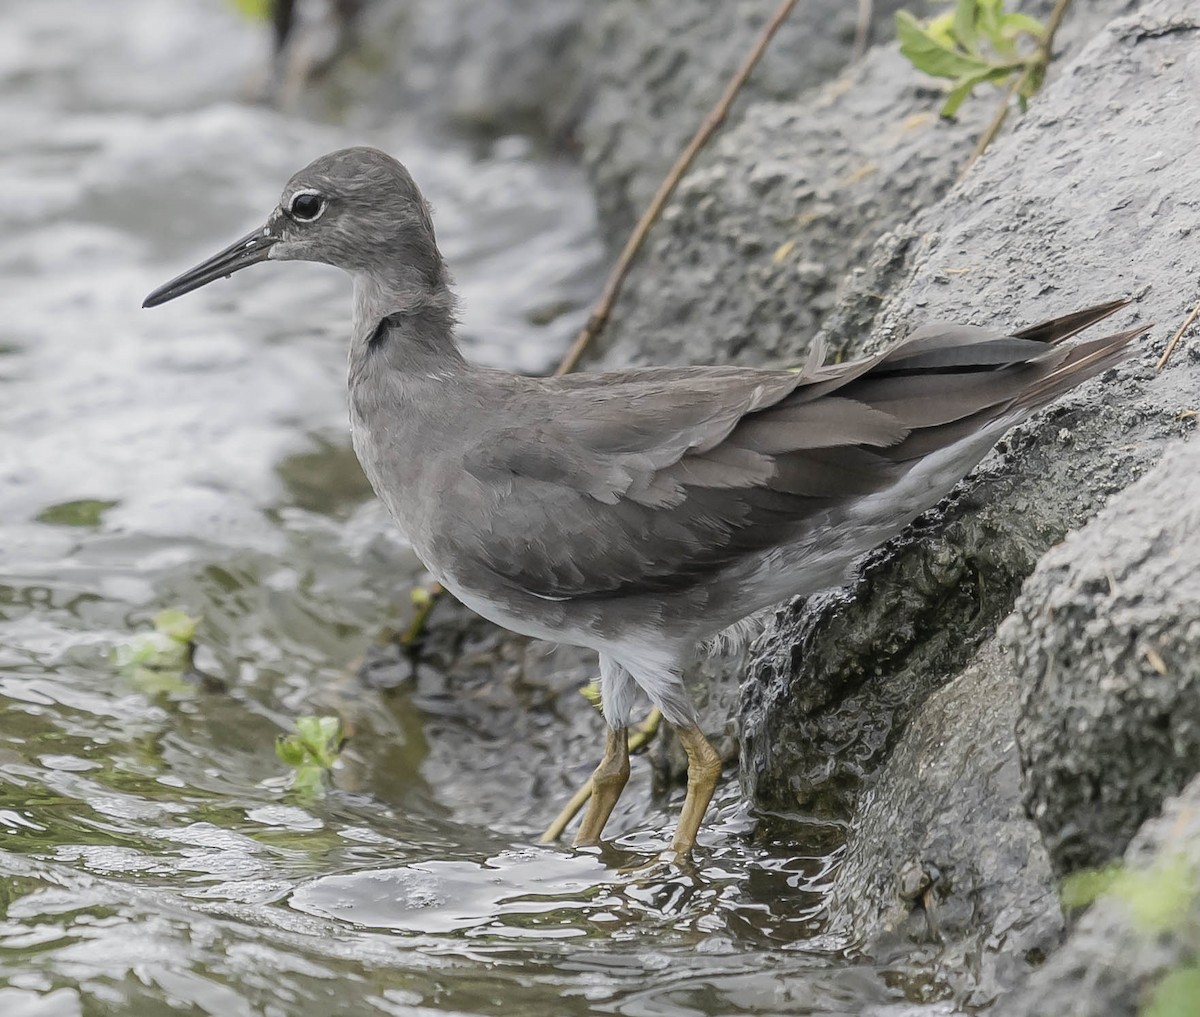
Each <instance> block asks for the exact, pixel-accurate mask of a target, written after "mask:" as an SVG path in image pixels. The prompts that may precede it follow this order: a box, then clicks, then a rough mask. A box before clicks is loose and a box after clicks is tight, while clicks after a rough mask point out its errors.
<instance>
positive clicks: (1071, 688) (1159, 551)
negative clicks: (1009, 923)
mask: <svg viewBox="0 0 1200 1017" xmlns="http://www.w3.org/2000/svg"><path fill="white" fill-rule="evenodd" d="M1198 562H1200V445H1197V444H1195V443H1191V444H1187V445H1184V446H1182V447H1181V448H1179V449H1176V450H1174V451H1173V452H1172V453H1171V454H1170V455H1168V456H1166V458H1165V459H1164V460H1163V462H1162V463H1160V464H1159V465H1158V466H1157V467H1156V468H1155V469H1154V470H1153V471H1152V472H1151V473H1150V474H1149V475H1147V476H1146V477H1145V478H1143V479H1142V480H1141V481H1140V482H1139V483H1137V484H1135V485H1134V486H1133V487H1131V488H1130V489H1129V490H1128V491H1125V492H1124V493H1122V494H1121V495H1120V496H1119V497H1117V498H1115V499H1113V501H1112V502H1111V503H1110V504H1109V505H1108V507H1107V508H1106V509H1105V510H1104V511H1103V512H1102V513H1101V514H1100V515H1099V516H1098V517H1097V518H1096V519H1094V520H1093V521H1092V522H1091V523H1090V524H1089V525H1088V526H1086V527H1084V528H1083V529H1082V530H1080V531H1078V532H1077V533H1073V534H1071V536H1070V537H1069V538H1068V539H1067V540H1066V541H1065V542H1064V543H1063V544H1062V545H1060V546H1059V547H1057V548H1055V549H1054V550H1053V551H1051V552H1050V553H1049V554H1047V555H1046V557H1045V558H1043V559H1042V561H1041V563H1040V564H1039V566H1038V568H1037V571H1035V572H1034V574H1033V575H1032V576H1030V578H1029V580H1028V582H1027V583H1026V584H1025V588H1024V591H1023V592H1022V594H1021V597H1020V599H1019V600H1018V601H1017V607H1016V612H1015V614H1014V617H1013V618H1012V619H1011V621H1010V622H1009V623H1008V624H1006V625H1005V628H1004V638H1005V640H1006V642H1007V643H1008V644H1009V645H1010V646H1011V647H1012V651H1013V654H1014V656H1015V658H1016V660H1017V662H1018V666H1019V668H1020V671H1021V674H1022V676H1023V679H1024V683H1025V690H1024V698H1023V701H1022V705H1021V716H1020V721H1019V723H1018V724H1017V737H1018V740H1019V743H1020V749H1021V764H1022V766H1023V768H1024V770H1025V787H1026V805H1027V807H1028V809H1029V814H1030V815H1031V816H1033V818H1034V820H1035V821H1036V822H1037V824H1038V827H1039V829H1040V830H1041V832H1042V836H1043V838H1044V839H1045V842H1046V846H1047V848H1048V849H1049V852H1050V857H1051V858H1052V860H1053V862H1054V867H1055V870H1056V871H1057V872H1058V873H1059V874H1060V875H1062V874H1064V873H1068V872H1072V871H1075V870H1077V869H1080V868H1084V867H1091V866H1096V865H1100V864H1103V863H1104V862H1106V861H1108V860H1109V859H1111V858H1114V857H1116V856H1118V855H1120V854H1121V853H1122V852H1123V851H1124V849H1125V847H1126V845H1127V844H1128V843H1129V840H1130V838H1131V837H1132V836H1133V834H1134V833H1135V832H1136V831H1137V829H1138V827H1139V826H1141V824H1142V823H1143V822H1144V821H1145V820H1146V819H1148V818H1150V817H1152V816H1154V815H1156V814H1157V813H1158V811H1159V809H1160V807H1161V806H1162V803H1163V801H1164V799H1166V798H1167V796H1169V795H1171V794H1173V793H1175V792H1177V791H1179V790H1180V789H1181V788H1182V787H1183V785H1184V784H1185V783H1186V782H1187V781H1188V780H1190V779H1191V777H1192V776H1193V775H1194V774H1195V773H1196V772H1197V769H1200V653H1198V652H1197V648H1198V647H1200V570H1198V569H1197V567H1196V566H1197V563H1198Z"/></svg>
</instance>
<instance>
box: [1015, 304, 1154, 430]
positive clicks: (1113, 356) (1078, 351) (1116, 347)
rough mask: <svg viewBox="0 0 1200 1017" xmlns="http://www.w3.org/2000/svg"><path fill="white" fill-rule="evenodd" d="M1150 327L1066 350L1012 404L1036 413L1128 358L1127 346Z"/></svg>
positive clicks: (1139, 327) (1139, 326) (1117, 333)
mask: <svg viewBox="0 0 1200 1017" xmlns="http://www.w3.org/2000/svg"><path fill="white" fill-rule="evenodd" d="M1151 327H1152V326H1150V325H1148V324H1147V325H1138V326H1136V327H1135V328H1131V329H1127V330H1126V331H1124V332H1116V333H1114V334H1113V335H1107V336H1104V337H1103V338H1101V339H1092V340H1089V341H1088V342H1083V343H1079V345H1077V346H1074V347H1072V348H1071V349H1070V350H1068V351H1067V356H1066V359H1065V360H1063V362H1062V363H1061V364H1060V365H1059V366H1058V367H1057V368H1055V369H1054V370H1053V371H1051V372H1050V373H1049V374H1047V375H1046V376H1045V377H1044V378H1041V379H1039V380H1038V381H1037V382H1035V383H1034V384H1033V385H1030V386H1029V387H1028V388H1027V389H1026V390H1025V391H1024V392H1023V393H1022V394H1021V397H1020V398H1019V399H1018V400H1017V401H1016V403H1015V405H1016V406H1018V407H1020V408H1022V409H1028V410H1031V411H1032V410H1035V409H1037V408H1038V407H1040V406H1045V405H1046V403H1049V402H1052V401H1053V400H1055V399H1057V398H1058V397H1059V396H1060V395H1062V394H1063V393H1064V392H1067V391H1068V390H1069V389H1072V388H1074V387H1075V386H1076V385H1080V384H1082V383H1083V382H1085V381H1087V380H1088V379H1089V378H1094V377H1095V376H1096V375H1097V374H1102V373H1103V372H1104V371H1106V370H1108V368H1110V367H1114V366H1116V365H1117V364H1119V363H1120V362H1121V361H1122V360H1124V359H1125V357H1127V356H1128V355H1129V344H1130V343H1131V342H1133V340H1134V339H1136V338H1137V337H1138V336H1141V335H1145V334H1146V332H1148V331H1149V330H1150V328H1151Z"/></svg>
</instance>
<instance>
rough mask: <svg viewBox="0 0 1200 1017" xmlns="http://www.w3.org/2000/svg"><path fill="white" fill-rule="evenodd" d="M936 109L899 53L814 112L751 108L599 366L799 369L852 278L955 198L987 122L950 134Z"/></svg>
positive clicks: (681, 200)
mask: <svg viewBox="0 0 1200 1017" xmlns="http://www.w3.org/2000/svg"><path fill="white" fill-rule="evenodd" d="M936 107H937V99H936V96H935V95H934V94H933V93H931V91H930V89H929V87H928V81H927V79H924V78H922V77H921V76H920V75H918V74H916V73H915V72H914V71H913V69H912V67H911V65H910V64H909V63H908V62H907V61H906V60H905V59H904V58H903V57H901V56H900V54H899V53H898V52H896V51H894V50H891V49H886V50H885V49H878V50H874V51H872V52H871V53H870V55H869V57H868V59H866V60H864V61H863V62H862V63H861V64H860V65H859V66H858V67H857V68H855V69H854V70H853V71H852V72H851V73H850V74H849V75H848V76H847V77H846V78H845V79H843V80H842V81H840V82H838V83H837V85H836V86H830V87H828V88H826V89H824V90H822V91H821V92H820V94H819V95H817V96H816V97H815V98H813V97H807V98H806V99H805V100H803V101H791V102H760V103H758V104H756V105H753V106H751V107H750V108H749V109H748V110H747V111H746V113H745V116H744V117H743V118H742V119H741V121H740V122H739V123H738V124H736V126H733V127H731V128H729V129H727V130H725V131H724V132H723V133H722V134H721V135H720V136H719V137H718V138H717V139H716V140H715V141H714V142H713V143H712V147H711V149H710V150H709V151H708V152H707V153H705V154H704V155H703V156H702V157H701V159H700V161H699V163H698V165H697V166H696V167H695V168H693V170H692V171H691V172H690V173H688V175H687V176H686V177H685V178H684V180H683V182H682V183H681V184H680V186H679V189H678V190H677V191H676V194H675V196H674V198H673V199H672V200H671V202H670V204H669V206H668V208H667V209H666V211H665V213H664V216H663V219H662V221H661V222H659V223H658V224H656V226H655V228H654V230H653V232H652V233H651V235H650V238H649V241H648V242H647V245H646V247H645V249H644V251H643V253H642V254H641V256H640V258H639V260H638V263H637V265H636V266H635V268H634V271H633V272H632V273H631V274H630V276H629V277H628V279H627V281H626V283H625V288H624V290H623V292H622V296H621V299H620V301H619V302H618V304H617V307H616V308H615V311H614V314H613V317H612V319H611V320H610V322H609V325H608V327H607V329H606V330H605V332H604V333H603V334H602V336H601V337H600V341H599V343H598V344H597V348H596V350H595V351H594V352H596V353H602V357H601V359H602V363H603V364H604V365H605V366H625V365H628V364H651V363H696V364H703V363H728V362H735V363H737V362H740V363H745V364H748V365H754V366H762V365H764V364H767V363H771V362H782V363H788V364H794V363H799V362H801V361H802V360H803V358H804V354H805V353H806V352H807V350H808V346H809V344H810V342H811V340H812V337H813V336H814V335H815V334H816V332H817V330H818V328H819V327H820V325H821V323H822V321H823V319H824V317H825V315H826V314H828V313H829V311H830V310H831V309H832V308H833V306H834V304H835V302H836V298H837V289H838V285H839V283H840V282H841V280H842V279H843V278H844V277H845V275H846V273H847V272H848V271H849V270H850V269H851V268H853V267H854V266H856V265H859V264H861V263H862V262H864V261H865V260H866V258H867V256H868V254H869V253H870V252H871V250H872V247H873V246H874V244H875V242H876V240H878V238H879V237H880V235H881V234H882V233H884V232H885V231H887V230H889V229H892V228H895V227H899V226H901V225H902V224H903V223H904V222H905V221H906V220H908V219H910V218H911V217H912V215H913V214H914V213H915V212H916V211H918V210H920V209H921V208H924V207H925V206H926V205H929V204H931V203H933V202H934V201H936V200H937V199H938V198H940V197H941V196H942V195H943V194H945V193H946V191H947V190H948V189H949V188H950V186H951V185H952V184H953V182H954V179H955V176H956V174H957V172H958V167H959V166H960V165H961V164H962V162H963V160H965V159H966V157H967V154H968V153H969V152H970V150H971V146H972V145H973V144H974V141H975V138H976V136H977V135H978V134H979V132H980V131H981V130H982V129H983V125H984V123H985V122H986V119H987V117H988V116H989V115H990V112H989V110H988V109H987V107H986V105H985V104H983V103H975V104H972V105H971V106H970V107H969V108H967V107H964V115H963V116H962V117H961V118H960V119H959V120H958V121H955V122H951V121H946V120H940V119H939V118H938V117H937V116H936V112H935V111H936ZM902 263H903V262H902V261H901V264H902ZM649 337H653V338H652V340H651V339H650V338H649Z"/></svg>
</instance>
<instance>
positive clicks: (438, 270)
mask: <svg viewBox="0 0 1200 1017" xmlns="http://www.w3.org/2000/svg"><path fill="white" fill-rule="evenodd" d="M268 259H270V260H273V261H317V262H322V263H323V264H326V265H333V266H335V267H336V268H340V269H343V270H344V271H346V272H349V273H350V274H351V275H354V276H376V277H387V279H388V282H389V284H390V285H391V287H392V288H397V287H399V288H411V289H414V290H418V291H419V290H425V289H437V288H439V287H441V286H443V285H444V284H445V281H446V280H445V268H444V265H443V262H442V258H441V255H440V254H439V252H438V249H437V241H436V239H435V237H434V232H433V221H432V219H431V218H430V215H429V207H428V206H427V205H426V204H425V199H424V198H423V197H422V196H421V192H420V191H419V190H418V189H417V185H416V184H415V183H413V179H412V177H411V176H409V174H408V171H407V170H406V169H405V168H404V167H403V166H402V165H401V164H400V163H399V162H397V161H396V160H395V159H393V158H392V157H391V156H390V155H388V154H387V153H385V152H381V151H379V150H378V149H375V148H345V149H342V150H340V151H337V152H330V153H329V154H328V155H323V156H321V157H320V158H319V159H316V160H314V161H313V162H311V163H309V164H308V165H307V166H306V167H304V169H302V170H300V172H299V173H297V174H295V175H294V176H293V177H292V178H291V180H289V181H288V182H287V185H286V186H285V187H284V189H283V194H282V196H281V197H280V199H279V204H278V205H277V206H276V207H275V210H274V211H273V212H272V213H271V214H270V216H269V217H268V219H267V222H266V225H264V226H261V227H259V228H258V229H256V230H254V231H252V232H251V233H248V234H246V236H244V237H242V238H241V239H240V240H238V241H236V242H234V243H233V244H230V245H229V246H228V247H227V248H225V250H223V251H220V252H219V253H217V254H215V255H213V256H212V257H211V258H208V259H207V260H205V261H203V262H201V263H200V264H199V265H197V266H195V267H194V268H192V269H189V270H188V271H187V272H184V273H183V274H182V275H179V276H177V277H176V278H174V279H172V280H171V281H170V282H168V283H165V284H163V285H162V286H160V287H159V288H158V289H156V290H155V291H154V292H153V293H151V294H150V295H149V296H148V297H146V299H145V301H143V303H142V306H143V307H156V306H157V305H159V304H164V303H166V302H167V301H168V300H174V299H175V298H176V297H178V296H182V295H183V294H184V293H190V292H191V291H192V290H194V289H198V288H199V287H201V286H204V285H206V284H207V283H210V282H212V281H213V280H214V279H220V278H221V277H222V276H229V275H232V274H233V273H234V272H237V271H240V270H241V269H243V268H247V267H248V266H250V265H254V264H257V263H258V262H260V261H266V260H268Z"/></svg>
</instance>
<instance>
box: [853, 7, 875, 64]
mask: <svg viewBox="0 0 1200 1017" xmlns="http://www.w3.org/2000/svg"><path fill="white" fill-rule="evenodd" d="M874 18H875V0H858V20H857V22H855V25H854V49H853V50H851V51H850V62H851V63H853V64H856V63H858V62H859V61H860V60H861V59H862V58H863V54H864V53H866V52H867V44H868V43H869V42H870V41H871V22H872V21H873V20H874Z"/></svg>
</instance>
